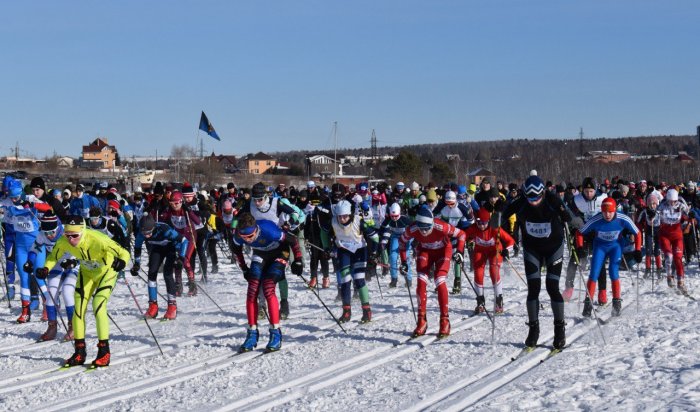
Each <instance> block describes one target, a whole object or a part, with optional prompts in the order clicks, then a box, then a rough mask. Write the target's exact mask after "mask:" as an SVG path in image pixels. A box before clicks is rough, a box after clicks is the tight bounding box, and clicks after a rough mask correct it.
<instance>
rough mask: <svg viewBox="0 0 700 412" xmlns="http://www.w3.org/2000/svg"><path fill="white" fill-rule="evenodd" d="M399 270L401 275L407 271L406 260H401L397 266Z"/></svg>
mask: <svg viewBox="0 0 700 412" xmlns="http://www.w3.org/2000/svg"><path fill="white" fill-rule="evenodd" d="M399 272H401V274H402V275H405V274H407V273H408V262H405V261H404V262H401V267H399Z"/></svg>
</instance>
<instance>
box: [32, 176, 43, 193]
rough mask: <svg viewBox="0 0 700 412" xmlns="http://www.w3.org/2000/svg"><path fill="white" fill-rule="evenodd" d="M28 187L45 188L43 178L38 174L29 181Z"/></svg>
mask: <svg viewBox="0 0 700 412" xmlns="http://www.w3.org/2000/svg"><path fill="white" fill-rule="evenodd" d="M29 187H31V188H32V189H35V188H39V189H41V190H46V184H45V183H44V179H42V178H41V177H40V176H37V177H35V178H34V179H32V182H31V183H29Z"/></svg>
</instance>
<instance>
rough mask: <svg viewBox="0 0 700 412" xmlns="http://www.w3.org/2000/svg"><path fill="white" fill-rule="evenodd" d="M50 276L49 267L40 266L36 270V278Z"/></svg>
mask: <svg viewBox="0 0 700 412" xmlns="http://www.w3.org/2000/svg"><path fill="white" fill-rule="evenodd" d="M47 277H49V268H39V269H37V270H36V278H37V279H42V280H44V279H46V278H47Z"/></svg>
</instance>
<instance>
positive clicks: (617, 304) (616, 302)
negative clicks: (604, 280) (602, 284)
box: [612, 298, 622, 316]
mask: <svg viewBox="0 0 700 412" xmlns="http://www.w3.org/2000/svg"><path fill="white" fill-rule="evenodd" d="M612 305H613V308H612V316H620V312H622V299H619V298H613V302H612Z"/></svg>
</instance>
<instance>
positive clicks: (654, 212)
mask: <svg viewBox="0 0 700 412" xmlns="http://www.w3.org/2000/svg"><path fill="white" fill-rule="evenodd" d="M647 216H649V218H652V219H653V218H654V216H656V210H654V209H647Z"/></svg>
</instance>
